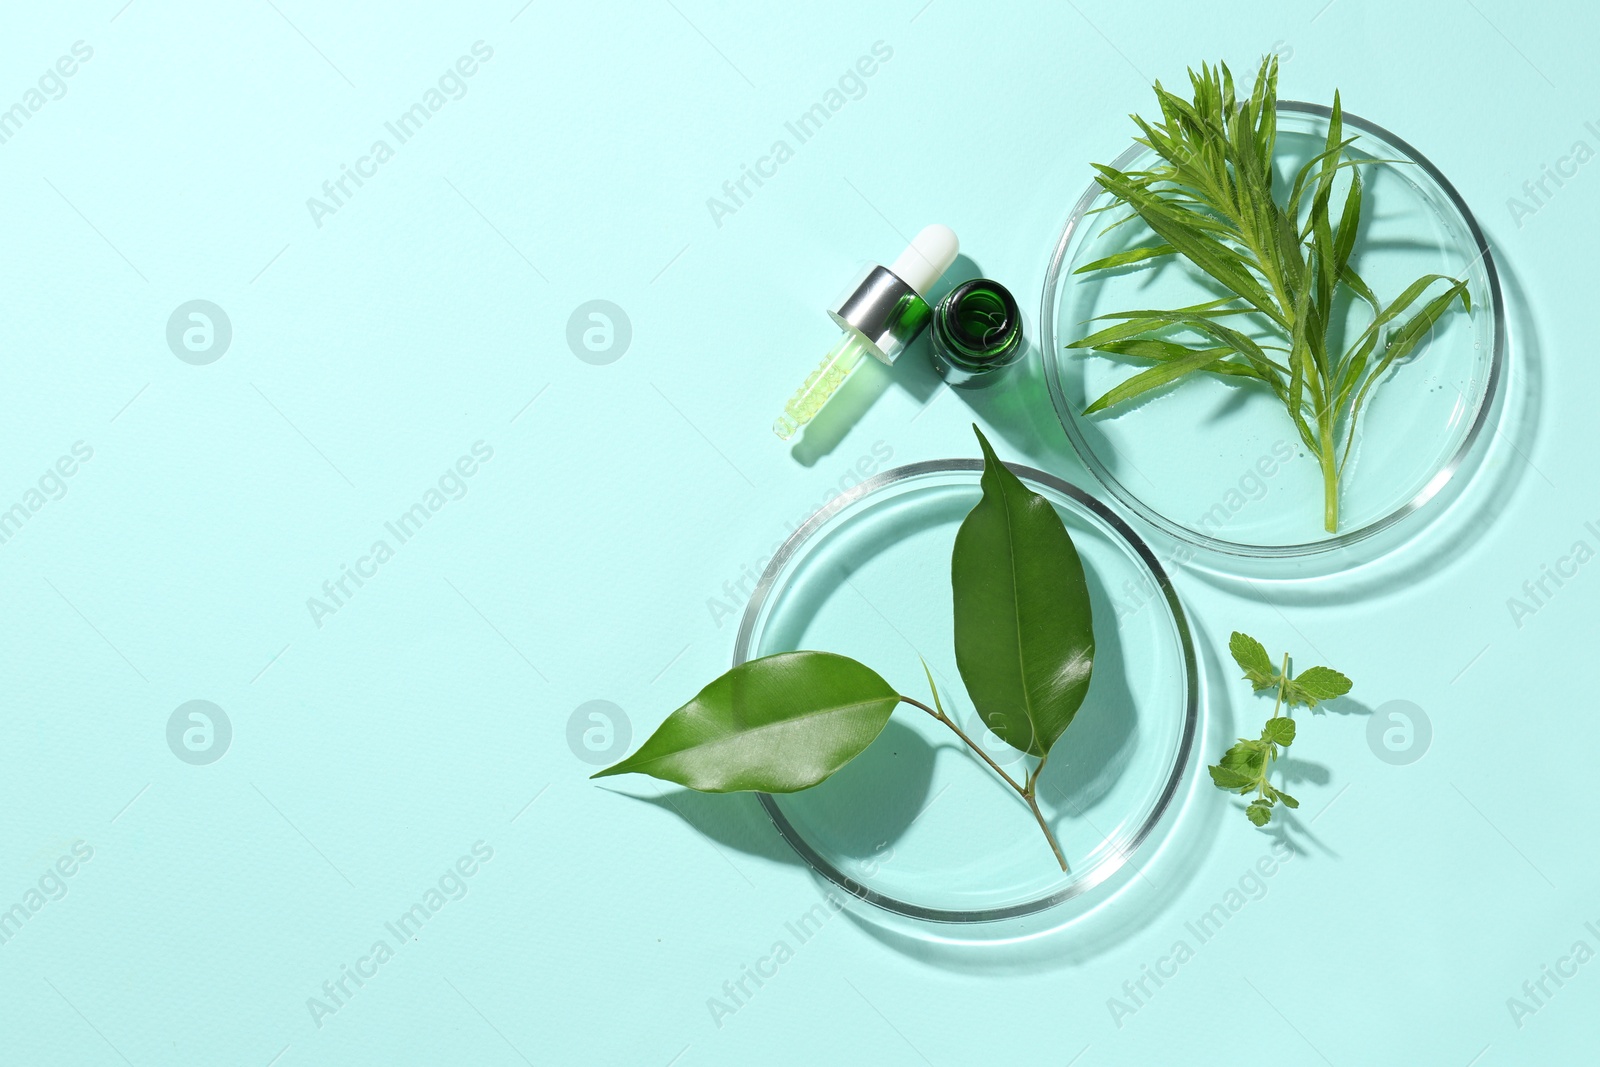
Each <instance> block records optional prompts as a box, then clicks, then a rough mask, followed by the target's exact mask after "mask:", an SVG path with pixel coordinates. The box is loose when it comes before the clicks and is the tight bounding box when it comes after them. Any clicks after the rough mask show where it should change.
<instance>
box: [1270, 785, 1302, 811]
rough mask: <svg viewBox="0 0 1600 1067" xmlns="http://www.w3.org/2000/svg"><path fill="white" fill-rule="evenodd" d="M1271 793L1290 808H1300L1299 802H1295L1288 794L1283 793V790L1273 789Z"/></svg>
mask: <svg viewBox="0 0 1600 1067" xmlns="http://www.w3.org/2000/svg"><path fill="white" fill-rule="evenodd" d="M1273 792H1274V793H1276V794H1277V795H1278V799H1279V800H1281V801H1283V802H1284V803H1285V804H1287V805H1289V806H1290V807H1291V808H1298V807H1299V806H1300V802H1299V801H1298V800H1296V799H1295V798H1294V797H1292V796H1290V795H1289V794H1288V793H1285V792H1284V791H1283V790H1281V789H1274V790H1273Z"/></svg>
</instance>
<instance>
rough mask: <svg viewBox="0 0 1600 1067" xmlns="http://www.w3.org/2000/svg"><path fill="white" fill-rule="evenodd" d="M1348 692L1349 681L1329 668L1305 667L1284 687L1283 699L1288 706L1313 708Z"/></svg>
mask: <svg viewBox="0 0 1600 1067" xmlns="http://www.w3.org/2000/svg"><path fill="white" fill-rule="evenodd" d="M1348 692H1350V679H1348V678H1346V677H1345V676H1344V675H1342V674H1340V673H1339V672H1338V671H1336V670H1334V669H1333V668H1331V667H1307V668H1306V669H1305V670H1303V671H1301V672H1300V673H1299V674H1297V675H1295V676H1294V678H1292V679H1291V680H1290V681H1289V684H1288V685H1286V686H1285V687H1284V690H1283V699H1284V700H1285V701H1287V702H1288V703H1290V704H1304V705H1305V706H1306V707H1308V708H1314V707H1316V706H1317V703H1318V702H1319V701H1323V700H1333V699H1334V698H1335V697H1342V696H1344V695H1345V694H1346V693H1348Z"/></svg>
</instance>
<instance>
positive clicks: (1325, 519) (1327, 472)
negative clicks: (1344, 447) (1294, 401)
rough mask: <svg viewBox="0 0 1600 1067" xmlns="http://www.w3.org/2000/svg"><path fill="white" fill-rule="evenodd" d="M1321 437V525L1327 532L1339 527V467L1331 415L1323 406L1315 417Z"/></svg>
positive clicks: (1333, 531) (1335, 531)
mask: <svg viewBox="0 0 1600 1067" xmlns="http://www.w3.org/2000/svg"><path fill="white" fill-rule="evenodd" d="M1317 423H1318V429H1319V430H1320V431H1321V434H1320V436H1321V439H1322V448H1321V450H1320V451H1321V452H1322V456H1321V462H1322V525H1323V527H1324V528H1325V529H1327V531H1328V532H1329V533H1337V532H1338V529H1339V467H1338V464H1336V463H1335V462H1334V459H1333V415H1332V413H1331V412H1329V411H1328V409H1327V407H1326V406H1324V408H1323V410H1322V413H1321V416H1320V417H1319V418H1318V419H1317Z"/></svg>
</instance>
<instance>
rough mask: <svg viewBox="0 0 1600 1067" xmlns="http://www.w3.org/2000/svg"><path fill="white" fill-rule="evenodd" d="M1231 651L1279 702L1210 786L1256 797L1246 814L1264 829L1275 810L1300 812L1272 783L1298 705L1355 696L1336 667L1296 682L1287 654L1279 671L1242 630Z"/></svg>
mask: <svg viewBox="0 0 1600 1067" xmlns="http://www.w3.org/2000/svg"><path fill="white" fill-rule="evenodd" d="M1228 651H1230V652H1232V653H1233V659H1234V662H1235V663H1237V664H1239V667H1240V668H1241V669H1242V670H1243V671H1244V676H1245V678H1246V679H1247V680H1248V681H1249V682H1250V684H1251V686H1253V687H1254V688H1255V691H1256V692H1258V693H1259V692H1261V691H1263V690H1266V689H1275V690H1277V698H1276V699H1275V700H1274V701H1273V704H1272V718H1270V719H1268V720H1267V722H1266V725H1264V726H1263V727H1262V728H1261V736H1260V737H1259V738H1256V739H1253V740H1252V739H1250V738H1245V737H1241V738H1239V740H1238V742H1237V743H1236V744H1235V745H1234V746H1233V747H1232V748H1230V749H1228V751H1226V752H1224V753H1223V754H1222V762H1220V763H1217V764H1213V765H1212V766H1211V767H1210V768H1209V769H1210V771H1211V780H1212V781H1213V782H1215V783H1216V785H1217V788H1219V789H1226V790H1228V791H1229V792H1233V793H1238V794H1240V795H1241V796H1246V795H1249V794H1250V793H1255V799H1254V800H1252V801H1250V803H1249V805H1247V806H1246V807H1245V809H1244V813H1245V815H1246V816H1247V817H1248V818H1249V819H1250V821H1251V822H1252V823H1254V824H1255V825H1257V826H1265V825H1266V824H1267V823H1268V822H1269V821H1271V819H1272V808H1273V806H1274V805H1275V804H1279V803H1282V804H1285V805H1287V806H1288V807H1291V808H1298V807H1299V806H1300V802H1299V801H1298V800H1296V799H1295V798H1294V797H1292V796H1290V795H1289V794H1288V793H1286V792H1284V791H1283V790H1282V789H1279V788H1278V787H1276V786H1274V785H1273V784H1272V783H1271V782H1270V781H1268V780H1267V778H1268V775H1269V774H1270V773H1271V771H1272V765H1273V763H1274V762H1275V761H1276V760H1277V758H1278V749H1279V748H1288V747H1289V746H1290V745H1292V744H1294V737H1295V723H1294V719H1293V718H1291V717H1290V714H1289V712H1290V711H1291V709H1293V708H1294V706H1295V705H1296V704H1303V705H1305V706H1306V707H1308V708H1314V707H1316V706H1317V704H1318V703H1319V702H1320V701H1324V700H1332V699H1333V698H1334V697H1342V696H1344V695H1345V694H1346V693H1348V692H1350V679H1348V678H1346V677H1345V676H1344V675H1342V674H1340V673H1339V672H1338V671H1336V670H1334V669H1332V668H1331V667H1308V668H1306V669H1305V670H1303V671H1301V672H1300V673H1299V674H1297V675H1294V676H1293V677H1291V676H1290V675H1289V654H1288V653H1287V652H1285V653H1284V654H1283V665H1282V666H1281V667H1274V666H1273V664H1272V659H1271V657H1269V656H1268V655H1267V650H1266V648H1264V647H1263V646H1262V644H1261V642H1260V641H1257V640H1256V639H1255V638H1253V637H1251V636H1250V635H1248V634H1242V633H1239V632H1238V631H1237V630H1235V631H1234V634H1233V636H1232V637H1231V638H1230V639H1229V640H1228Z"/></svg>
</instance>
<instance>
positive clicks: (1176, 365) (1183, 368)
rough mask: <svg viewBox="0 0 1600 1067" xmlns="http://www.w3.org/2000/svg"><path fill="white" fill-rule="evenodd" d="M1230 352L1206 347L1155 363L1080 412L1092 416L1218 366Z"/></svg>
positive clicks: (1224, 349)
mask: <svg viewBox="0 0 1600 1067" xmlns="http://www.w3.org/2000/svg"><path fill="white" fill-rule="evenodd" d="M1231 351H1232V349H1228V348H1205V349H1201V350H1199V351H1191V352H1190V353H1189V354H1188V355H1186V356H1183V357H1181V358H1179V359H1174V360H1171V361H1170V362H1166V363H1158V364H1156V365H1155V366H1154V367H1151V368H1150V369H1149V370H1145V371H1140V372H1139V373H1138V374H1135V375H1134V376H1133V377H1132V378H1129V379H1127V380H1126V381H1124V382H1122V383H1120V384H1119V385H1117V386H1115V387H1113V388H1112V389H1111V390H1110V391H1109V392H1107V393H1106V394H1105V395H1104V396H1102V397H1101V398H1100V399H1099V400H1096V401H1095V402H1094V403H1092V404H1090V405H1089V406H1088V407H1087V408H1085V409H1084V412H1083V413H1084V414H1085V415H1093V414H1094V413H1095V412H1097V411H1104V410H1105V409H1106V408H1108V407H1111V406H1112V405H1114V404H1121V403H1123V402H1124V401H1127V400H1132V399H1133V398H1134V397H1136V396H1139V395H1141V394H1143V393H1148V392H1149V391H1150V390H1152V389H1158V388H1160V387H1161V386H1163V385H1167V384H1169V383H1171V382H1175V381H1177V380H1178V379H1179V378H1182V377H1183V376H1184V375H1186V374H1192V373H1193V372H1195V371H1198V370H1207V369H1210V368H1211V367H1214V366H1216V365H1218V364H1219V363H1220V362H1221V360H1222V358H1223V357H1224V356H1226V355H1228V353H1229V352H1231Z"/></svg>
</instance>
